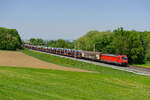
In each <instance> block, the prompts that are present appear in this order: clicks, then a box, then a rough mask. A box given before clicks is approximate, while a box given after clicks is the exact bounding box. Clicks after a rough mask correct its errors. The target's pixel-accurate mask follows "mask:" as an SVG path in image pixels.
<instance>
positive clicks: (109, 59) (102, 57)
mask: <svg viewBox="0 0 150 100" xmlns="http://www.w3.org/2000/svg"><path fill="white" fill-rule="evenodd" d="M24 47H25V48H28V49H32V50H36V51H41V52H46V53H52V54H59V55H63V56H69V57H74V58H79V59H81V58H82V59H89V60H95V61H100V62H104V63H111V64H117V65H122V66H127V65H128V58H127V56H126V55H115V54H105V53H102V52H91V51H83V50H73V49H64V48H54V47H44V46H34V45H29V44H25V45H24Z"/></svg>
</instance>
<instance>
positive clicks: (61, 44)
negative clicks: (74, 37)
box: [29, 38, 74, 49]
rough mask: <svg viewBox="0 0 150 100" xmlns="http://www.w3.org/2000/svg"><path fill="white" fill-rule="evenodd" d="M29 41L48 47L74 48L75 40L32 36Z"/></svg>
mask: <svg viewBox="0 0 150 100" xmlns="http://www.w3.org/2000/svg"><path fill="white" fill-rule="evenodd" d="M29 42H30V44H33V45H43V46H48V47H57V48H68V49H73V48H74V42H70V41H66V40H63V39H58V40H49V41H44V40H43V39H41V38H31V39H30V40H29Z"/></svg>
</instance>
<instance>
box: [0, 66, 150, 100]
mask: <svg viewBox="0 0 150 100" xmlns="http://www.w3.org/2000/svg"><path fill="white" fill-rule="evenodd" d="M149 83H150V77H145V76H140V75H135V74H129V73H126V74H124V75H119V74H116V75H115V76H114V75H111V74H108V72H106V73H101V74H96V73H85V72H67V71H54V70H46V69H32V68H13V67H0V100H149V99H150V85H149Z"/></svg>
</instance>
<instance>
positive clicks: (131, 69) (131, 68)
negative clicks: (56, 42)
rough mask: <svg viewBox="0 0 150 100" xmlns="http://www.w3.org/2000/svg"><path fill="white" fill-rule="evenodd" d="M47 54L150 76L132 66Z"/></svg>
mask: <svg viewBox="0 0 150 100" xmlns="http://www.w3.org/2000/svg"><path fill="white" fill-rule="evenodd" d="M33 51H36V50H33ZM36 52H41V51H36ZM42 53H46V52H42ZM46 54H50V55H54V56H59V57H63V58H69V59H72V60H77V61H82V62H87V63H92V64H96V65H101V66H105V67H110V68H114V69H118V70H123V71H127V72H132V73H135V74H139V75H145V76H150V69H149V68H143V67H135V66H131V65H130V66H128V67H123V66H118V65H112V64H106V63H102V62H96V61H91V60H85V59H77V58H72V57H68V56H63V55H57V54H51V53H46Z"/></svg>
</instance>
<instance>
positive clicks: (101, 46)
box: [76, 27, 150, 64]
mask: <svg viewBox="0 0 150 100" xmlns="http://www.w3.org/2000/svg"><path fill="white" fill-rule="evenodd" d="M76 45H77V47H78V49H82V50H87V51H97V52H103V53H110V54H123V55H127V56H128V59H129V63H138V64H142V63H144V61H145V60H150V32H148V31H144V32H138V31H135V30H124V29H123V28H122V27H121V28H118V29H115V30H114V31H113V32H111V31H105V32H99V31H90V32H88V33H87V34H86V35H84V36H82V37H80V38H79V39H77V42H76ZM94 49H95V50H94Z"/></svg>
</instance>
